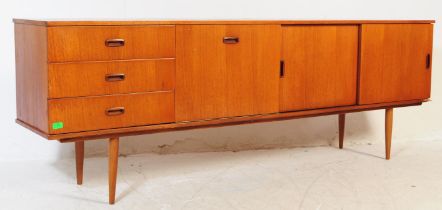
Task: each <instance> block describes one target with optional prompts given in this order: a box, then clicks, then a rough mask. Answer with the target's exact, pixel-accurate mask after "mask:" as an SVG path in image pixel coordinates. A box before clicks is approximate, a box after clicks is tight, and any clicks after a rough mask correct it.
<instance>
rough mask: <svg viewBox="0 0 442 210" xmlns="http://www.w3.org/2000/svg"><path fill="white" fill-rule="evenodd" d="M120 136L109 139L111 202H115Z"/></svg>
mask: <svg viewBox="0 0 442 210" xmlns="http://www.w3.org/2000/svg"><path fill="white" fill-rule="evenodd" d="M118 146H119V139H118V138H110V139H109V204H114V203H115V189H116V187H117V169H118Z"/></svg>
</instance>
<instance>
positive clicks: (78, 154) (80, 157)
mask: <svg viewBox="0 0 442 210" xmlns="http://www.w3.org/2000/svg"><path fill="white" fill-rule="evenodd" d="M83 162H84V141H76V142H75V163H76V169H77V184H78V185H81V184H83Z"/></svg>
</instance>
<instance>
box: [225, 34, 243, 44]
mask: <svg viewBox="0 0 442 210" xmlns="http://www.w3.org/2000/svg"><path fill="white" fill-rule="evenodd" d="M238 42H239V38H238V37H233V36H226V37H224V38H223V43H224V44H236V43H238Z"/></svg>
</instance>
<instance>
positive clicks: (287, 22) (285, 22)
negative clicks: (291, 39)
mask: <svg viewBox="0 0 442 210" xmlns="http://www.w3.org/2000/svg"><path fill="white" fill-rule="evenodd" d="M13 21H14V23H16V24H30V25H40V26H49V27H50V26H113V25H115V26H119V25H168V24H170V25H186V24H204V25H210V24H213V25H216V24H231V25H235V24H245V25H253V24H282V25H321V24H376V23H389V24H395V23H396V24H401V23H412V24H423V23H435V20H70V19H59V20H57V19H54V20H30V19H14V20H13Z"/></svg>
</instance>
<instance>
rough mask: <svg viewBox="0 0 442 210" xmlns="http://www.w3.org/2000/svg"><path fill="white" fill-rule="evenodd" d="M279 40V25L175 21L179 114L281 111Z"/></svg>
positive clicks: (204, 115) (190, 116) (193, 116)
mask: <svg viewBox="0 0 442 210" xmlns="http://www.w3.org/2000/svg"><path fill="white" fill-rule="evenodd" d="M280 46H281V26H280V25H179V26H176V90H175V107H176V120H177V121H192V120H202V119H214V118H222V117H232V116H245V115H255V114H263V113H274V112H278V82H279V59H280V52H281V50H280Z"/></svg>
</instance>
